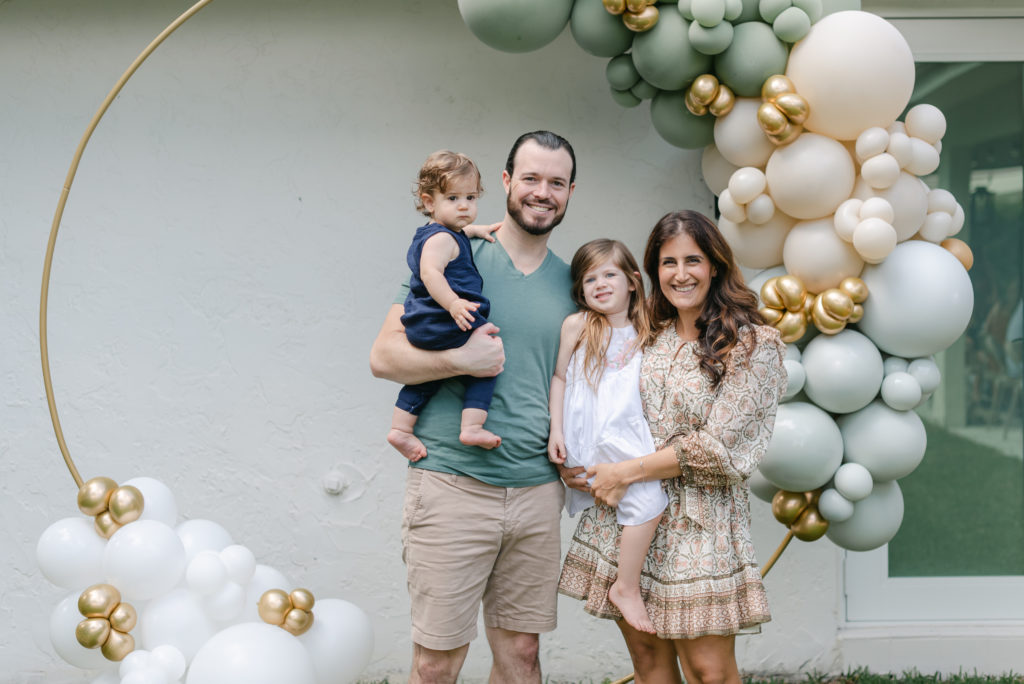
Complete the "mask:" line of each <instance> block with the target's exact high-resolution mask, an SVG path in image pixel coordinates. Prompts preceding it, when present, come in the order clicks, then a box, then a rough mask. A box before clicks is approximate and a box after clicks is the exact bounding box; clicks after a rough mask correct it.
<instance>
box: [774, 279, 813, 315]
mask: <svg viewBox="0 0 1024 684" xmlns="http://www.w3.org/2000/svg"><path fill="white" fill-rule="evenodd" d="M775 287H776V289H777V290H778V291H779V295H780V296H781V297H782V303H783V305H785V307H786V309H787V310H789V311H794V312H796V311H802V310H803V308H804V294H806V293H807V289H806V288H805V287H804V284H803V283H802V282H801V281H800V279H799V278H797V277H796V276H795V275H789V274H788V273H787V274H786V275H784V276H779V280H778V282H777V283H776V285H775Z"/></svg>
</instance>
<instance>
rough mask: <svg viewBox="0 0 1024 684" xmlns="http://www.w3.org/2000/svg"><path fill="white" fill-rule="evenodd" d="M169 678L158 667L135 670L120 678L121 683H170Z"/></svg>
mask: <svg viewBox="0 0 1024 684" xmlns="http://www.w3.org/2000/svg"><path fill="white" fill-rule="evenodd" d="M170 682H171V680H170V678H168V677H167V675H166V674H165V673H164V671H163V670H161V669H160V668H149V669H146V670H136V671H134V672H132V673H130V674H129V675H128V676H125V677H122V678H121V684H170Z"/></svg>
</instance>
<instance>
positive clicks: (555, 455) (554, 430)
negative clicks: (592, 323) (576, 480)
mask: <svg viewBox="0 0 1024 684" xmlns="http://www.w3.org/2000/svg"><path fill="white" fill-rule="evenodd" d="M582 330H583V314H581V313H574V314H571V315H569V316H568V317H567V318H566V319H565V321H563V322H562V333H561V336H560V338H559V342H558V359H557V360H556V361H555V374H554V375H553V376H552V377H551V393H550V395H549V398H548V411H549V412H550V413H551V431H550V433H549V434H548V459H549V460H550V461H551V462H552V463H558V464H561V463H565V456H566V452H565V434H564V433H563V431H562V416H563V403H564V402H565V374H566V372H567V371H568V369H569V359H571V358H572V353H573V351H574V350H575V349H576V344H577V342H578V341H579V339H580V332H581V331H582Z"/></svg>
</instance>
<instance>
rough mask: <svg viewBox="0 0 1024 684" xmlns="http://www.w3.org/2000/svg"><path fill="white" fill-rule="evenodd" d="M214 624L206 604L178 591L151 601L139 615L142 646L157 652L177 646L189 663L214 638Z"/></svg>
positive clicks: (180, 590) (190, 593)
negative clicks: (205, 606) (161, 647)
mask: <svg viewBox="0 0 1024 684" xmlns="http://www.w3.org/2000/svg"><path fill="white" fill-rule="evenodd" d="M214 631H215V627H214V623H213V620H211V619H210V617H209V616H208V615H207V614H206V611H205V610H204V609H203V604H202V600H201V599H200V598H199V597H198V596H196V595H195V594H193V593H192V592H190V591H189V590H188V589H184V588H180V589H174V590H173V591H171V592H168V593H166V594H164V595H163V596H158V597H157V598H155V599H153V600H152V601H150V602H149V603H148V604H146V606H145V607H144V608H143V609H142V610H141V611H140V612H139V631H138V634H137V635H136V638H139V637H141V642H142V645H143V646H144V647H145V648H147V649H150V650H151V651H156V650H157V648H158V647H160V646H173V647H174V648H176V649H177V650H178V651H180V652H181V654H182V655H183V656H184V657H185V660H186V661H189V660H191V659H192V658H193V656H195V654H196V653H197V652H198V651H199V648H200V647H201V646H202V645H203V644H204V643H205V642H206V640H207V639H209V638H210V637H211V636H213V634H214Z"/></svg>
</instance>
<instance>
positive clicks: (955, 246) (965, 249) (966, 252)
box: [939, 238, 974, 271]
mask: <svg viewBox="0 0 1024 684" xmlns="http://www.w3.org/2000/svg"><path fill="white" fill-rule="evenodd" d="M939 245H940V246H941V247H943V248H945V249H946V250H948V251H949V253H950V254H952V255H953V256H955V257H956V258H957V259H959V260H960V263H961V264H963V265H964V268H965V269H967V270H968V271H970V270H971V266H974V252H972V251H971V248H970V247H969V246H968V245H967V243H966V242H964V241H963V240H958V239H957V238H946V239H945V240H943V241H942V242H940V243H939Z"/></svg>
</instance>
